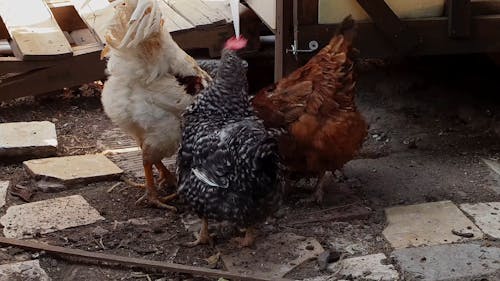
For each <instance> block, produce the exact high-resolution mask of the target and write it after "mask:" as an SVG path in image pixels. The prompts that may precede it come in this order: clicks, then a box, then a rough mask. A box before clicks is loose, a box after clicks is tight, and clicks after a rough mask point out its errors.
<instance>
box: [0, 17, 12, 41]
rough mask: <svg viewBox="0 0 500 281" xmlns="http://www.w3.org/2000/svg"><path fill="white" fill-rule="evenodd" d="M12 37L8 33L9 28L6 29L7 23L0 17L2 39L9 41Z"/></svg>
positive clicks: (0, 35) (0, 37)
mask: <svg viewBox="0 0 500 281" xmlns="http://www.w3.org/2000/svg"><path fill="white" fill-rule="evenodd" d="M9 38H10V35H9V32H8V31H7V27H5V23H4V22H3V20H2V17H0V39H9Z"/></svg>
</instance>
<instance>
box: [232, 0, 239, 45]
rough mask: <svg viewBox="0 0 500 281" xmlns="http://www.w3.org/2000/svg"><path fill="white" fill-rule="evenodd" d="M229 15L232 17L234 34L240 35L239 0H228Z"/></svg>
mask: <svg viewBox="0 0 500 281" xmlns="http://www.w3.org/2000/svg"><path fill="white" fill-rule="evenodd" d="M230 4H231V16H232V17H233V27H234V34H235V35H236V38H238V37H240V0H230Z"/></svg>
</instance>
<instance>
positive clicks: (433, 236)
mask: <svg viewBox="0 0 500 281" xmlns="http://www.w3.org/2000/svg"><path fill="white" fill-rule="evenodd" d="M385 213H386V216H387V222H388V225H387V227H386V228H385V229H384V231H383V234H384V236H385V238H386V239H387V240H388V241H389V243H391V245H392V247H394V248H406V247H412V246H413V247H418V246H424V245H427V246H430V245H439V244H446V243H454V242H462V241H466V240H471V239H480V238H482V237H483V233H482V232H481V230H479V228H477V226H475V225H474V223H473V222H472V221H470V220H469V219H468V218H467V217H466V216H465V215H464V213H462V212H461V211H460V209H458V207H457V206H456V205H455V204H453V202H451V201H440V202H432V203H424V204H418V205H409V206H399V207H392V208H388V209H386V210H385ZM453 232H455V233H463V234H468V235H472V237H469V238H467V237H465V236H459V235H456V234H454V233H453Z"/></svg>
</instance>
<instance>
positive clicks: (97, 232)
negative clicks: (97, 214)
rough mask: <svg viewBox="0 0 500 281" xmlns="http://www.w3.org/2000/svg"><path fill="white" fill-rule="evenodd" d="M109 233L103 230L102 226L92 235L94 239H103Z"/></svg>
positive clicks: (96, 228) (94, 230)
mask: <svg viewBox="0 0 500 281" xmlns="http://www.w3.org/2000/svg"><path fill="white" fill-rule="evenodd" d="M108 233H109V230H107V229H105V228H102V227H100V226H96V227H95V228H94V229H93V230H92V235H94V237H103V236H104V235H106V234H108Z"/></svg>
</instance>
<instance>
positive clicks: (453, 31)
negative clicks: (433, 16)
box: [447, 0, 472, 38]
mask: <svg viewBox="0 0 500 281" xmlns="http://www.w3.org/2000/svg"><path fill="white" fill-rule="evenodd" d="M447 8H448V36H449V37H451V38H467V37H469V36H470V25H471V18H472V9H471V2H470V0H448V1H447Z"/></svg>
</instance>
